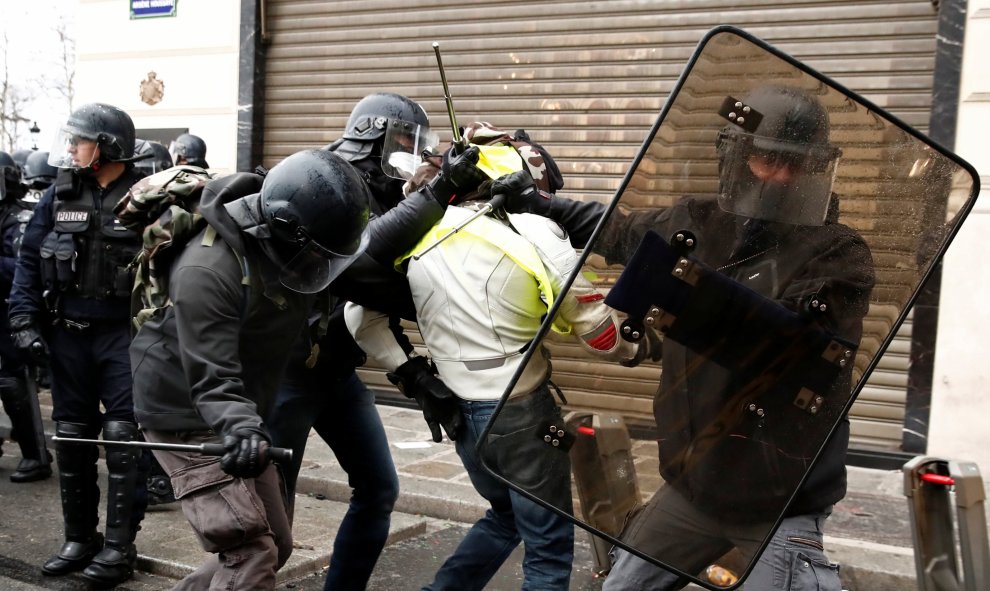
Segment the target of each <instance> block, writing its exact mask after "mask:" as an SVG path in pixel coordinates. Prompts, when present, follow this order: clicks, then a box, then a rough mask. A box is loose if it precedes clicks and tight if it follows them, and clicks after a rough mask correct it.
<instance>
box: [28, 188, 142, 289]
mask: <svg viewBox="0 0 990 591" xmlns="http://www.w3.org/2000/svg"><path fill="white" fill-rule="evenodd" d="M140 178H141V177H140V176H139V175H137V174H135V173H134V172H133V171H131V170H126V171H124V173H123V175H121V177H120V178H119V179H117V180H116V181H115V182H114V183H113V184H112V186H111V187H110V188H109V190H107V191H105V192H101V191H100V190H99V188H98V187H97V186H96V184H95V183H91V182H83V181H84V180H85V179H81V178H75V179H73V180H72V181H70V180H69V175H67V174H60V175H59V179H58V181H56V190H55V200H54V202H53V204H52V216H53V220H52V221H53V227H52V231H51V232H49V233H48V235H47V236H45V239H44V241H43V242H42V244H41V249H40V255H41V263H42V264H41V268H42V280H43V282H44V285H45V289H46V290H56V291H58V292H59V293H61V294H64V295H70V296H76V297H82V298H91V299H100V300H104V299H111V298H124V299H126V298H129V297H130V293H131V286H132V284H133V279H134V277H133V273H132V271H131V270H129V268H128V265H129V264H130V263H131V261H132V260H133V259H134V257H135V255H137V253H138V251H140V250H141V235H140V234H139V233H137V232H135V231H132V230H128V229H127V228H126V227H124V225H123V224H121V223H120V221H119V220H118V219H117V218H116V216H114V214H113V208H114V206H115V205H116V204H117V202H118V201H120V200H121V198H123V197H124V195H125V194H127V191H128V189H130V188H131V186H132V185H133V184H134V183H136V182H137V181H138V180H140Z"/></svg>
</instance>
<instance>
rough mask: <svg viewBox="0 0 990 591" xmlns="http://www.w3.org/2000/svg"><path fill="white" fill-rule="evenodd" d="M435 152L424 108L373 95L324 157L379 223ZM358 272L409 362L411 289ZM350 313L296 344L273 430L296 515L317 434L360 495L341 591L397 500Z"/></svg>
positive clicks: (378, 538)
mask: <svg viewBox="0 0 990 591" xmlns="http://www.w3.org/2000/svg"><path fill="white" fill-rule="evenodd" d="M435 144H436V138H435V136H434V134H432V133H431V132H430V129H429V119H428V118H427V115H426V111H425V110H423V107H422V106H420V105H419V104H418V103H416V102H415V101H413V100H412V99H410V98H408V97H405V96H402V95H399V94H394V93H375V94H371V95H368V96H366V97H364V98H362V99H361V100H360V101H358V103H357V104H356V105H355V106H354V107H353V109H352V111H351V114H350V117H349V118H348V121H347V126H346V128H345V130H344V134H343V136H342V137H341V138H340V139H338V140H337V141H335V142H333V143H332V144H330V145H328V146H326V147H325V148H324V149H325V150H328V151H330V152H332V153H334V154H336V155H337V156H340V157H342V158H343V159H345V160H347V161H348V162H350V164H351V165H352V166H353V167H354V168H356V169H357V170H358V171H359V172H360V174H361V179H362V180H363V181H364V184H365V185H366V186H367V188H368V189H369V191H370V196H371V201H370V207H371V210H372V212H373V213H374V214H376V215H382V214H384V213H385V212H387V211H389V210H391V209H393V208H394V207H395V206H396V205H397V204H398V203H400V202H401V201H402V199H403V192H402V185H403V183H404V182H405V180H404V178H403V174H402V172H405V173H406V178H408V176H409V175H411V173H412V172H413V171H414V170H415V167H416V158H418V156H419V154H421V153H422V151H423V150H424V149H426V148H429V147H433V146H434V145H435ZM399 146H402V149H398V148H399ZM398 169H401V172H400V170H398ZM357 267H358V268H359V270H358V271H355V273H358V272H360V273H362V275H363V277H364V278H365V280H366V281H367V280H368V278H370V277H375V276H379V277H381V281H382V282H381V284H380V285H379V286H377V288H375V289H368V287H367V286H366V285H365V286H360V287H359V289H355V290H353V292H352V293H351V295H352V297H361V298H362V301H365V302H366V303H368V301H369V300H368V299H365V298H369V297H374V295H375V294H376V293H377V294H378V295H377V301H376V302H374V304H375V305H373V306H369V307H374V308H375V309H377V310H380V311H384V312H391V313H392V314H391V316H390V326H391V328H392V333H393V335H394V336H395V338H396V339H397V340H398V341H399V344H400V345H401V346H402V348H403V350H404V351H405V352H406V354H407V355H408V354H410V353H412V352H413V347H412V345H411V344H410V343H409V340H408V338H406V337H405V335H403V333H402V327H401V324H400V321H401V317H402V316H403V315H404V316H405V317H407V318H409V319H412V318H414V316H415V312H414V311H413V310H412V305H411V302H412V300H411V296H410V295H409V292H408V289H409V288H408V282H406V280H405V278H404V276H402V275H399V274H394V273H382V274H380V275H376V273H375V272H374V271H372V270H368V269H365V268H363V267H360V264H359V265H358V266H357ZM390 278H391V281H390ZM347 280H348V278H347V277H344V278H342V280H341V281H338V282H337V283H336V284H335V287H336V290H335V291H336V292H337V293H342V292H346V291H349V290H348V289H347V287H346V283H347ZM343 310H344V301H343V300H341V301H339V302H337V303H336V305H335V306H334V307H333V308H332V310H331V311H330V312H329V318H328V319H327V321H326V322H325V323H323V324H321V322H320V320H321V319H322V318H323V317H325V314H323V315H322V316H321V314H320V313H316V314H314V315H313V316H312V319H313V322H312V323H311V325H310V326H309V327H307V330H306V332H305V333H304V334H303V335H302V338H301V339H300V340H299V341H298V342H297V343H296V346H295V349H294V351H293V355H292V357H291V358H290V360H289V365H288V367H287V369H286V376H285V379H284V380H283V383H282V385H281V386H280V388H279V393H278V397H277V398H276V401H275V405H274V407H273V409H272V414H271V417H270V420H269V425H270V428H271V433H272V438H273V441H274V442H275V444H276V445H277V446H280V447H288V448H291V449H292V450H293V461H292V462H291V463H290V464H289V465H286V466H283V473H284V475H285V477H286V485H287V486H286V488H287V489H288V491H289V498H290V506H291V502H292V501H291V499H292V498H293V496H294V494H293V493H294V491H295V484H296V478H297V476H298V474H299V468H300V465H301V464H302V458H303V453H304V452H305V449H306V443H307V439H308V435H309V433H310V431H311V430H312V429H315V430H316V432H317V433H318V434H319V435H320V437H321V438H322V439H323V441H324V442H325V443H326V444H327V445H329V446H330V448H331V450H332V451H333V452H334V455H335V456H336V458H337V461H338V462H339V463H340V464H341V466H342V467H343V468H344V470H345V471H346V472H347V475H348V482H349V483H350V485H351V487H352V489H353V492H352V495H351V498H350V506H349V507H348V510H347V513H346V514H345V516H344V519H343V520H342V521H341V524H340V527H339V528H338V530H337V532H336V535H335V538H334V551H333V556H332V558H331V560H330V567H329V569H328V571H327V575H326V581H325V583H324V588H326V589H335V590H338V589H339V590H347V589H363V588H364V587H365V586H366V584H367V581H368V579H369V577H370V576H371V572H372V570H373V569H374V566H375V563H376V561H377V559H378V556H379V555H380V554H381V551H382V548H383V547H384V545H385V541H386V540H387V539H388V532H389V523H390V515H391V512H392V507H393V506H394V504H395V500H396V498H397V497H398V494H399V479H398V475H397V473H396V470H395V465H394V463H393V461H392V457H391V454H390V452H389V445H388V440H387V439H386V436H385V429H384V427H383V426H382V422H381V418H380V417H379V415H378V412H377V410H376V408H375V396H374V393H372V392H371V391H370V390H369V389H368V387H367V386H366V385H365V384H364V383H362V382H361V380H360V379H359V378H358V376H357V373H356V371H355V370H356V368H358V367H360V366H362V365H364V363H365V361H366V359H367V358H366V355H365V353H364V351H362V350H361V348H360V347H358V345H357V344H356V343H355V342H354V339H353V337H351V334H350V332H348V330H347V327H346V324H345V322H344V317H343ZM317 312H322V311H320V310H318V311H317ZM313 345H315V346H313ZM329 534H330V532H328V535H329Z"/></svg>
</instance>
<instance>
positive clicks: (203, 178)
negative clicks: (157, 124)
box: [114, 165, 216, 330]
mask: <svg viewBox="0 0 990 591" xmlns="http://www.w3.org/2000/svg"><path fill="white" fill-rule="evenodd" d="M215 177H216V175H211V174H210V173H209V172H207V171H206V170H205V169H202V168H199V167H197V166H188V165H183V166H175V167H172V168H169V169H167V170H163V171H162V172H159V173H156V174H153V175H151V176H149V177H145V178H143V179H141V180H140V181H138V182H137V183H136V184H135V185H134V186H133V187H131V189H130V191H128V192H127V194H126V195H125V196H124V197H123V198H122V199H121V200H120V201H119V202H118V203H117V205H116V206H115V207H114V214H115V215H116V216H117V218H118V219H119V220H120V222H121V223H122V224H123V225H124V226H126V227H127V228H129V229H131V230H134V231H136V232H141V235H142V246H141V251H140V252H139V253H138V254H137V256H136V257H135V258H134V261H133V262H132V263H131V267H132V268H134V270H135V278H134V288H133V291H132V292H131V319H132V322H133V324H134V328H135V330H136V329H138V328H140V327H141V325H142V324H144V323H145V321H147V320H148V318H150V317H151V316H152V315H154V314H155V313H156V312H157V311H158V310H161V309H163V308H165V307H167V306H169V305H171V302H170V301H169V297H168V285H167V280H168V269H169V266H170V265H171V263H172V261H173V260H174V258H175V256H176V254H177V253H178V252H180V251H181V250H182V247H183V246H184V245H185V244H186V242H188V241H189V239H190V238H192V237H193V236H195V235H196V233H197V232H199V231H200V230H202V229H203V227H204V226H206V220H204V219H203V216H202V215H201V214H200V213H199V198H200V195H201V194H202V192H203V187H205V186H206V183H208V182H209V181H210V180H211V179H213V178H215Z"/></svg>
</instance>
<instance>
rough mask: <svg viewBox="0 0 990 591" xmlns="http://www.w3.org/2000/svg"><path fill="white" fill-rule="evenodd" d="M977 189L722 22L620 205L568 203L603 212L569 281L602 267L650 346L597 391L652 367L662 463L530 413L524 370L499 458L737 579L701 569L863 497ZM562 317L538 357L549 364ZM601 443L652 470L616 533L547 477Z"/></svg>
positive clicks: (887, 123)
mask: <svg viewBox="0 0 990 591" xmlns="http://www.w3.org/2000/svg"><path fill="white" fill-rule="evenodd" d="M977 193H978V176H977V175H976V174H975V171H973V169H972V167H970V166H969V165H968V164H967V163H965V162H963V161H961V160H960V159H959V158H958V157H956V156H955V155H953V154H951V153H949V152H948V151H946V150H945V149H943V148H941V147H939V146H937V145H935V144H934V143H933V142H931V141H930V140H929V139H927V138H926V137H924V136H923V135H921V134H920V133H919V132H917V131H916V130H913V129H911V128H909V127H908V126H906V125H905V124H903V123H902V122H900V121H898V120H897V119H896V118H894V117H893V116H891V115H889V114H887V113H885V112H884V111H883V109H881V108H879V107H877V106H875V105H873V104H871V103H870V102H868V101H866V100H865V99H863V98H861V97H859V96H858V95H856V94H855V93H853V92H851V91H850V90H848V89H846V88H844V87H842V86H841V85H839V84H837V83H835V82H833V81H831V80H829V79H828V78H826V77H825V76H823V75H821V74H820V73H818V72H816V71H814V70H812V69H810V68H808V67H807V66H805V65H803V64H801V63H799V62H797V61H796V60H794V59H793V58H791V57H789V56H787V55H784V54H783V53H781V52H780V51H778V50H776V49H774V48H772V47H770V46H768V45H767V44H765V43H763V42H762V41H760V40H758V39H756V38H754V37H752V36H750V35H749V34H747V33H745V32H743V31H740V30H738V29H735V28H732V27H719V28H716V29H714V30H712V31H711V32H710V33H709V34H708V35H707V36H706V37H705V38H704V39H703V40H702V42H701V43H700V44H699V46H698V48H697V50H696V52H695V53H694V55H693V56H692V58H691V60H690V62H689V64H688V67H687V68H686V70H685V72H684V73H683V74H682V75H681V78H680V80H679V81H678V84H677V86H676V87H675V89H674V90H673V92H672V93H671V95H670V97H669V98H668V100H667V102H666V104H665V105H664V108H663V110H662V112H661V113H660V116H659V118H658V121H657V123H656V124H655V125H654V127H653V129H652V130H651V132H650V134H649V136H648V138H647V139H646V141H645V143H644V145H643V147H642V150H641V152H640V153H639V155H638V156H637V158H636V159H635V160H634V162H633V163H632V166H631V168H630V170H629V171H628V173H627V174H626V176H625V178H624V179H623V182H622V184H621V186H620V188H619V190H618V192H617V194H616V196H615V197H614V198H613V200H612V202H611V203H610V204H607V205H605V204H595V203H577V204H571V205H572V206H573V207H572V208H571V209H570V211H572V212H573V211H581V212H584V215H585V216H587V215H590V214H591V213H593V212H594V211H596V210H597V211H600V212H601V213H602V214H603V215H602V217H601V221H600V222H599V223H598V225H597V227H596V228H595V230H594V232H593V233H591V235H590V237H581V236H580V235H575V234H574V232H572V243H577V242H579V241H580V240H583V239H585V238H587V239H588V242H587V244H586V247H585V248H584V250H583V252H582V256H581V263H582V267H581V268H580V269H577V270H576V272H575V273H574V274H573V275H572V277H571V279H570V282H569V283H568V284H567V285H568V286H570V285H572V284H573V282H574V279H575V277H576V276H577V275H578V274H579V273H581V274H584V275H585V276H590V277H594V278H595V281H596V284H597V286H598V287H599V288H600V289H601V291H602V292H603V293H604V294H606V296H605V299H604V303H605V304H607V305H608V306H610V307H611V308H613V309H614V310H616V311H617V312H618V313H619V314H620V318H621V319H622V324H621V330H620V333H621V337H622V338H624V339H626V340H628V341H631V342H634V343H636V344H637V345H638V346H639V347H640V350H641V351H642V352H644V353H648V354H647V355H641V356H640V357H641V358H642V360H637V359H633V360H632V361H629V360H626V361H625V362H622V363H620V362H618V360H613V361H609V360H597V361H594V362H593V363H588V364H587V366H586V367H585V368H583V370H582V371H583V372H584V374H583V389H584V390H586V391H597V392H602V393H607V394H608V395H609V396H612V397H621V396H624V395H627V394H626V390H627V389H628V388H629V385H630V384H633V383H637V384H642V383H643V382H644V381H647V382H649V390H650V392H653V400H652V410H653V422H652V424H651V425H650V427H651V428H650V429H649V431H650V432H651V434H652V435H653V436H654V437H655V439H656V443H655V447H654V449H656V450H657V455H656V456H655V460H654V461H653V462H649V463H645V464H637V465H636V466H635V470H636V472H637V474H635V475H630V474H628V473H627V471H628V468H629V463H628V462H612V463H611V464H609V463H608V462H605V463H602V460H601V458H605V457H607V453H606V454H602V453H599V454H595V453H588V452H587V450H586V449H585V448H583V447H582V446H581V445H573V442H574V441H575V440H576V441H578V443H579V444H580V443H581V441H582V440H581V438H583V437H594V436H595V429H594V426H593V423H592V421H591V420H590V419H589V420H587V421H585V422H583V423H581V422H578V423H575V422H574V421H564V420H561V421H560V422H559V423H555V424H551V425H544V424H540V425H530V424H527V423H526V421H525V418H524V417H521V414H520V413H519V412H517V411H514V407H515V406H516V405H517V402H518V398H520V394H519V393H518V392H515V394H514V395H512V396H510V393H512V392H513V391H514V390H518V388H514V386H515V384H516V382H517V381H518V378H519V376H520V375H523V374H527V375H532V374H533V373H534V372H533V371H532V368H531V367H527V366H524V367H523V368H522V369H521V370H520V371H519V372H517V373H516V379H514V380H513V382H512V383H511V384H509V386H508V388H507V389H506V394H505V395H504V396H503V398H502V401H501V406H500V407H499V411H498V412H497V413H496V414H495V416H494V417H493V419H492V421H491V422H490V423H489V426H488V430H487V431H486V433H485V435H484V436H483V437H482V439H481V441H480V442H479V452H480V456H481V458H482V459H483V461H484V464H485V467H486V468H487V469H488V470H489V471H490V472H492V473H493V474H494V475H496V476H497V477H499V478H501V479H503V480H504V481H505V482H507V483H508V484H509V485H511V486H512V487H513V488H514V489H516V490H518V491H520V492H522V493H524V494H525V495H526V496H529V497H530V498H532V499H534V500H536V501H538V502H540V503H542V504H543V505H545V506H546V507H548V508H550V509H551V510H553V511H556V512H558V513H562V514H566V515H568V516H570V517H571V518H572V519H573V521H574V522H575V523H576V524H577V525H579V526H581V527H583V528H585V529H587V530H589V531H591V532H592V533H594V534H596V535H599V536H601V537H603V538H604V539H606V540H608V541H610V542H611V543H613V544H615V545H617V547H619V548H621V549H624V550H625V551H627V552H628V553H631V554H632V555H633V556H635V557H638V558H639V559H642V560H645V561H647V562H649V563H652V565H655V566H658V567H663V568H664V569H665V570H667V571H669V572H672V573H675V574H676V575H677V576H682V577H686V578H687V579H690V580H693V581H695V582H696V583H697V584H700V585H702V586H704V587H706V588H712V589H716V588H734V587H735V586H737V585H738V584H740V583H741V581H739V582H731V583H728V584H727V586H722V587H719V586H717V585H715V584H714V583H712V582H710V581H709V580H708V579H707V578H704V579H703V578H701V573H703V571H704V570H705V568H706V567H707V566H708V565H710V564H713V563H715V562H717V561H718V560H719V559H720V557H723V556H724V555H726V554H729V553H732V555H733V557H735V560H736V564H741V565H742V566H740V567H739V571H740V572H739V574H740V575H741V576H742V577H743V579H744V578H745V576H746V575H747V574H748V573H749V572H750V570H751V569H752V567H753V565H754V564H755V561H756V559H757V558H758V557H759V555H760V553H761V552H762V550H763V548H764V547H766V545H767V544H768V542H769V540H770V538H771V537H772V535H773V533H774V532H775V531H776V528H777V527H778V526H779V524H780V522H781V520H782V519H783V518H784V517H785V516H790V515H801V514H806V513H810V512H814V511H815V510H818V509H821V508H823V507H825V506H827V505H828V504H830V503H834V502H836V501H837V500H839V499H840V498H841V497H842V495H843V494H844V490H845V488H844V487H845V480H844V478H845V476H844V460H845V449H846V446H847V442H848V437H849V423H848V420H847V419H846V414H847V412H848V410H849V408H850V406H851V404H852V403H853V401H854V400H855V398H856V395H857V394H858V392H859V391H860V389H861V388H862V386H863V384H864V382H865V380H866V378H867V376H868V375H869V374H870V372H871V371H872V369H873V368H874V367H875V365H876V364H877V361H878V359H879V357H880V355H881V354H882V352H883V351H884V349H885V348H886V346H887V345H888V344H889V343H890V341H891V340H892V339H893V335H894V332H895V331H896V329H897V327H898V326H899V325H900V324H901V323H902V321H903V320H904V317H905V315H906V313H907V310H908V308H909V306H910V305H911V303H912V302H913V300H914V298H915V297H916V295H917V293H918V291H919V287H920V286H921V285H922V283H923V282H924V280H925V279H926V278H927V277H928V275H929V274H930V273H931V271H932V268H933V266H934V265H935V263H936V262H937V261H938V260H939V259H940V258H941V256H942V255H943V253H944V251H945V249H946V248H947V246H948V243H949V241H950V240H951V238H952V236H954V234H955V232H956V231H957V229H958V228H959V226H960V224H961V223H962V220H963V219H964V218H965V216H966V215H967V214H968V212H969V210H970V209H971V207H972V205H973V202H974V200H975V197H976V194H977ZM596 208H597V209H596ZM569 217H570V219H573V216H569ZM584 244H585V243H584V242H580V243H578V244H576V245H577V246H581V245H584ZM567 297H568V293H567V291H566V290H565V291H564V292H563V293H562V294H561V295H560V297H558V298H557V300H556V305H555V306H554V308H552V309H551V310H550V314H548V318H552V317H553V314H554V313H555V312H556V311H557V310H558V309H559V307H560V306H561V305H563V302H564V301H565V300H566V298H567ZM548 328H549V322H546V323H544V325H543V327H542V329H541V332H540V334H539V336H538V337H537V339H536V340H534V341H533V343H532V345H531V346H530V348H529V350H528V351H527V363H528V364H535V363H540V364H544V365H547V358H546V354H545V353H543V352H542V351H544V350H545V349H546V348H547V345H548V340H549V339H548V338H547V337H546V335H548V334H550V333H549V332H548ZM647 348H649V351H647ZM537 353H539V354H537ZM661 353H662V358H661V360H660V361H659V362H656V361H653V360H652V359H656V358H658V357H660V354H661ZM637 361H638V362H637ZM588 372H591V375H590V376H589V375H588ZM565 394H566V393H565ZM628 395H629V396H632V395H633V394H632V393H631V392H630V393H629V394H628ZM522 396H524V394H523V395H522ZM589 416H590V415H589ZM534 442H535V443H534ZM576 450H580V451H576ZM606 451H607V450H606ZM520 456H524V457H520ZM588 458H593V459H595V461H597V462H599V464H598V468H596V470H598V472H599V473H600V472H601V467H602V466H606V467H607V466H608V465H614V466H621V467H622V468H621V470H619V469H616V473H614V474H608V473H607V470H606V475H605V476H601V477H602V478H614V479H616V480H623V481H625V480H628V479H629V478H630V477H632V478H634V479H636V480H637V481H638V486H627V487H624V488H625V489H626V490H633V491H637V490H638V491H639V492H641V493H642V504H639V503H636V504H638V505H640V506H639V507H638V508H637V509H636V510H635V511H631V512H630V514H629V515H628V516H627V518H626V519H625V520H624V521H623V520H621V519H619V520H615V519H613V520H611V521H610V522H609V523H610V525H609V527H607V528H606V527H605V526H603V525H601V524H602V523H605V521H602V520H595V519H592V517H593V514H594V511H595V505H596V503H595V502H594V500H593V499H592V500H591V501H588V500H587V499H586V498H582V499H581V500H582V503H581V504H575V503H574V502H573V501H572V495H570V494H569V487H563V491H562V487H561V486H560V483H559V482H548V480H549V477H548V475H553V474H558V475H559V474H561V473H570V472H571V469H573V474H574V475H579V474H582V473H590V472H588V471H587V470H585V468H586V466H584V465H583V462H587V461H590V460H589V459H588ZM619 471H621V472H622V473H621V474H620V473H618V472H619ZM658 476H659V478H658ZM578 488H579V489H580V488H581V487H578ZM600 488H602V489H608V488H609V487H600ZM600 501H601V503H599V504H607V502H608V500H607V499H600ZM581 505H584V506H581ZM812 545H813V544H812ZM805 566H809V565H805ZM810 566H814V565H810Z"/></svg>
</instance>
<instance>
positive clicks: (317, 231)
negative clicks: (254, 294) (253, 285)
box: [260, 150, 371, 293]
mask: <svg viewBox="0 0 990 591" xmlns="http://www.w3.org/2000/svg"><path fill="white" fill-rule="evenodd" d="M370 200H371V193H370V191H369V190H368V187H367V186H366V185H365V184H364V181H363V180H362V179H361V176H360V174H359V173H358V172H357V170H355V169H354V168H353V167H352V166H351V165H350V164H348V163H347V162H346V161H345V160H344V159H343V158H341V157H340V156H338V155H336V154H334V153H333V152H329V151H326V150H304V151H302V152H297V153H295V154H293V155H291V156H289V157H288V158H286V159H285V160H283V161H281V162H279V163H278V164H277V165H275V167H274V168H272V169H271V171H270V172H269V173H268V174H267V175H266V176H265V180H264V184H263V185H262V187H261V204H260V210H261V218H262V221H263V223H264V224H266V225H267V227H268V237H267V238H268V239H266V240H261V241H260V244H261V246H262V248H263V249H264V250H265V253H266V254H267V255H268V257H269V258H270V259H272V260H273V262H275V263H276V264H278V265H279V266H280V267H281V277H280V279H281V281H282V284H283V285H285V287H287V288H289V289H291V290H293V291H297V292H300V293H316V292H318V291H320V290H321V289H323V288H324V287H326V286H327V285H329V284H330V282H331V281H333V280H334V279H335V278H336V277H337V276H338V275H339V274H340V273H341V272H343V271H344V269H346V268H347V267H348V266H349V265H350V264H351V263H352V262H353V261H354V260H355V259H356V258H357V257H358V256H360V255H361V253H363V252H364V250H365V248H367V246H368V232H367V225H368V217H369V215H370V209H369V202H370Z"/></svg>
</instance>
